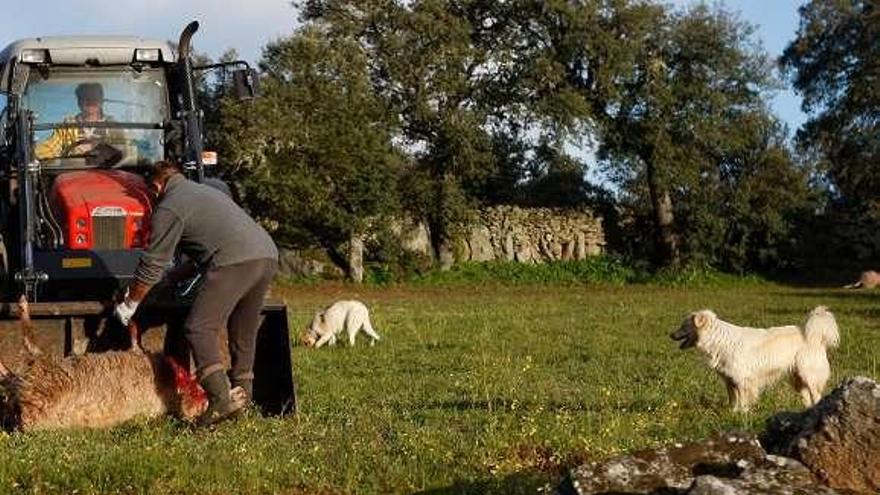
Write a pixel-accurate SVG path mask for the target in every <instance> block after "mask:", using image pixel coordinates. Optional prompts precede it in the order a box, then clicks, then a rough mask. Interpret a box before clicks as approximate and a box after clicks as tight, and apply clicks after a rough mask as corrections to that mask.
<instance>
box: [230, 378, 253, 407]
mask: <svg viewBox="0 0 880 495" xmlns="http://www.w3.org/2000/svg"><path fill="white" fill-rule="evenodd" d="M229 381H230V383H231V387H232V397H233V400H235V399H240V398H242V397H243V398H244V402H245V403H250V402H251V401H252V400H253V399H254V380H253V379H252V378H243V379H238V378H230V380H229Z"/></svg>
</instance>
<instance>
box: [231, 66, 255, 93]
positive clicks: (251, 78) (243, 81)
mask: <svg viewBox="0 0 880 495" xmlns="http://www.w3.org/2000/svg"><path fill="white" fill-rule="evenodd" d="M232 88H233V91H234V92H235V97H236V98H238V99H239V100H249V99H251V98H254V97H255V96H257V95H258V94H259V89H260V75H259V73H257V71H256V69H251V68H247V69H239V70H234V71H232Z"/></svg>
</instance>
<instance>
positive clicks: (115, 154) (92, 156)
mask: <svg viewBox="0 0 880 495" xmlns="http://www.w3.org/2000/svg"><path fill="white" fill-rule="evenodd" d="M86 144H91V145H92V147H91V148H90V149H89V150H88V151H85V152H82V153H76V154H71V152H72V151H74V150H76V149H77V148H78V147H80V146H83V145H86ZM61 156H62V157H65V158H85V159H86V163H87V164H88V165H94V166H96V167H100V166H107V167H112V166H114V165H115V164H117V163H119V161H120V160H122V152H121V151H119V150H118V149H116V148H115V147H114V146H111V145H109V144H107V143H105V142H103V141H101V140H99V139H95V138H88V137H87V138H80V139H77V140H76V141H74V142H73V143H71V144H69V145H67V146H65V147H64V149H63V150H62V151H61ZM90 162H91V163H90Z"/></svg>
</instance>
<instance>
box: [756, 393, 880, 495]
mask: <svg viewBox="0 0 880 495" xmlns="http://www.w3.org/2000/svg"><path fill="white" fill-rule="evenodd" d="M761 441H762V443H763V445H764V446H765V448H766V449H767V451H768V452H771V453H774V454H779V455H782V456H786V457H792V458H795V459H798V460H799V461H801V462H802V463H804V464H805V465H806V466H807V467H808V468H809V469H810V470H811V471H812V472H813V473H814V474H815V475H816V476H817V477H818V478H819V479H821V480H822V481H823V482H825V483H826V484H827V485H828V486H831V487H833V488H837V489H843V490H851V491H854V492H857V493H878V492H880V385H878V384H877V382H875V381H874V380H871V379H869V378H865V377H855V378H850V379H849V380H847V381H845V382H844V383H842V384H841V385H840V386H838V387H837V388H835V389H834V390H833V391H832V392H831V393H829V394H828V395H827V396H825V397H824V398H823V399H822V400H821V401H819V403H818V404H816V405H815V406H813V407H812V408H810V409H808V410H806V411H804V412H802V413H781V414H778V415H776V416H774V417H773V418H771V419H770V420H769V421H768V426H767V431H766V432H765V434H764V435H763V436H762V438H761Z"/></svg>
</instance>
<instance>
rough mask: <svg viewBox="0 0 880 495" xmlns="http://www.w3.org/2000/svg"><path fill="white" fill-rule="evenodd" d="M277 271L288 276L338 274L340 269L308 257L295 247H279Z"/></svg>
mask: <svg viewBox="0 0 880 495" xmlns="http://www.w3.org/2000/svg"><path fill="white" fill-rule="evenodd" d="M278 258H279V259H278V272H279V273H280V274H282V275H286V276H288V277H315V276H323V275H325V274H332V275H333V276H339V275H340V274H341V271H340V270H339V269H338V268H336V267H335V266H334V265H333V264H332V263H325V262H323V261H320V260H316V259H312V258H308V257H306V256H304V255H303V253H301V252H300V251H297V250H295V249H283V248H282V249H279V255H278Z"/></svg>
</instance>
